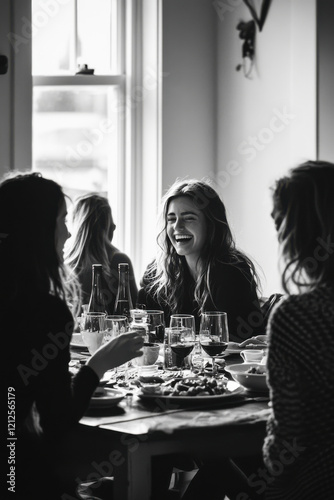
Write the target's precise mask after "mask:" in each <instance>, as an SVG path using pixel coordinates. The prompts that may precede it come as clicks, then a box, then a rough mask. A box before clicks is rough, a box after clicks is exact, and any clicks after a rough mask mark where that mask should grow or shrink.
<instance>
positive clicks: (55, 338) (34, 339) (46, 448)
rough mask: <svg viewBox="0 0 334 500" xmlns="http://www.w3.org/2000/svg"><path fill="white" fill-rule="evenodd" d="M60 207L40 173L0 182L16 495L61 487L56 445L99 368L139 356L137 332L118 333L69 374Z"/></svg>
mask: <svg viewBox="0 0 334 500" xmlns="http://www.w3.org/2000/svg"><path fill="white" fill-rule="evenodd" d="M66 213H67V210H66V203H65V198H64V195H63V192H62V190H61V187H60V186H59V185H58V184H57V183H55V182H53V181H51V180H48V179H44V178H42V177H41V175H40V174H20V175H15V176H13V177H11V178H8V179H6V180H4V181H3V182H2V183H1V184H0V235H1V239H0V276H1V280H0V324H1V333H2V338H3V340H4V350H3V353H4V355H5V357H6V370H5V373H4V376H3V377H2V380H3V384H4V383H5V384H6V387H5V388H4V389H5V391H6V393H8V401H10V403H11V408H15V413H13V414H12V415H15V419H14V420H12V421H14V422H15V427H14V431H12V432H14V436H15V438H17V440H15V447H16V450H15V466H14V470H15V478H16V479H15V481H14V483H15V485H14V490H15V495H14V496H15V498H17V499H29V498H34V499H46V498H47V499H53V498H60V496H61V493H63V491H61V489H60V486H59V485H58V484H57V483H55V482H53V481H52V470H53V465H54V460H55V456H56V451H57V449H58V448H57V445H58V444H59V443H60V442H61V440H62V439H66V436H67V435H68V432H69V431H70V430H71V429H73V428H74V426H75V424H76V423H77V422H78V421H79V420H80V418H81V417H82V415H83V414H84V412H85V411H86V409H87V407H88V405H89V401H90V398H91V396H92V394H93V392H94V390H95V389H96V387H97V386H98V384H99V380H100V379H101V377H102V376H103V374H104V373H105V372H106V371H107V370H109V369H111V368H113V367H115V366H118V365H119V364H122V363H124V362H126V361H128V360H130V359H131V358H133V357H136V356H140V355H141V354H140V352H139V349H140V347H141V345H142V339H141V337H140V336H138V335H137V334H136V333H130V334H125V335H122V336H120V337H118V338H117V339H114V340H112V341H110V342H108V343H106V344H104V345H103V346H102V347H101V348H100V349H99V350H98V351H96V352H95V354H93V355H92V356H91V357H90V358H89V359H88V361H87V362H86V364H85V365H84V366H82V367H81V369H80V370H79V372H78V373H77V375H76V376H74V377H72V376H71V374H70V371H69V369H68V365H69V361H70V350H69V344H70V341H71V335H72V332H73V317H72V315H71V312H70V310H69V309H68V306H67V304H66V299H67V293H68V290H67V288H66V286H65V285H64V283H65V282H66V269H65V267H64V264H63V245H64V243H65V241H66V239H67V238H68V236H69V233H68V230H67V227H66V223H65V218H66ZM71 295H72V296H73V294H71ZM9 394H10V395H9ZM12 435H13V434H11V435H10V436H12ZM10 436H9V437H10ZM13 442H14V437H13ZM8 472H9V471H8ZM74 480H75V477H73V482H74Z"/></svg>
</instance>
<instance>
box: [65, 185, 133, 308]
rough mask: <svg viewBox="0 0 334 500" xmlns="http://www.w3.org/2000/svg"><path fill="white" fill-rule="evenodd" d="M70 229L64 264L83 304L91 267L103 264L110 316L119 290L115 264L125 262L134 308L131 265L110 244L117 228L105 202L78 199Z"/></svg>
mask: <svg viewBox="0 0 334 500" xmlns="http://www.w3.org/2000/svg"><path fill="white" fill-rule="evenodd" d="M72 225H73V227H72V228H71V229H72V233H73V234H72V237H71V238H70V239H69V240H68V242H67V245H66V247H65V253H66V257H65V260H66V263H67V264H68V265H69V266H70V268H71V269H73V270H74V272H75V274H76V277H77V279H78V280H79V283H80V286H81V292H82V303H83V304H85V303H86V304H88V302H89V298H90V292H91V287H92V264H102V268H103V277H104V286H103V289H104V297H105V303H106V307H107V312H108V313H109V314H113V313H114V305H115V300H116V295H117V288H118V264H120V263H122V262H125V263H127V264H128V265H129V282H130V293H131V298H132V304H133V307H135V306H136V302H137V294H138V289H137V284H136V280H135V275H134V271H133V266H132V262H131V260H130V258H129V257H128V256H127V255H126V254H125V253H122V252H120V251H119V250H118V249H117V248H116V247H115V246H114V245H113V244H112V239H113V235H114V231H115V228H116V225H115V224H114V221H113V217H112V213H111V208H110V205H109V202H108V200H107V199H106V198H104V197H103V196H100V195H98V194H87V195H85V196H82V197H80V198H78V199H77V200H76V202H75V204H74V207H73V212H72Z"/></svg>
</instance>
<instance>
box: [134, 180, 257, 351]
mask: <svg viewBox="0 0 334 500" xmlns="http://www.w3.org/2000/svg"><path fill="white" fill-rule="evenodd" d="M157 243H158V246H157V255H156V258H155V260H154V261H153V262H152V263H151V264H150V265H149V266H148V268H147V269H146V272H145V274H144V277H143V279H142V282H141V287H142V288H141V289H140V291H139V296H138V302H139V303H142V304H145V305H146V307H147V308H148V309H162V310H163V311H164V313H165V319H166V322H167V324H168V321H169V318H170V315H171V314H173V313H188V314H193V315H194V316H195V320H196V328H197V330H198V327H199V317H200V314H201V312H202V311H205V310H207V311H214V310H217V311H225V312H227V317H228V324H229V332H230V340H233V341H236V342H241V341H243V340H245V339H246V338H249V337H251V336H253V335H256V334H257V333H263V326H262V314H261V311H260V305H259V301H258V296H257V283H258V280H257V276H256V272H255V267H254V264H253V263H252V262H251V260H250V259H249V258H248V257H247V256H246V255H245V254H244V253H243V252H241V251H240V250H238V249H237V248H236V246H235V242H234V240H233V236H232V233H231V229H230V227H229V224H228V222H227V218H226V210H225V206H224V204H223V202H222V201H221V199H220V197H219V195H218V194H217V192H216V191H215V190H214V189H213V188H212V187H211V186H210V185H209V184H207V183H205V182H201V181H197V180H185V181H177V182H175V184H173V186H172V187H171V188H170V189H169V190H168V192H167V193H166V194H165V196H164V198H163V200H162V213H161V230H160V232H159V234H158V237H157Z"/></svg>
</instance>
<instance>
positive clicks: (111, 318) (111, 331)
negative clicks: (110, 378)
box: [104, 314, 129, 380]
mask: <svg viewBox="0 0 334 500" xmlns="http://www.w3.org/2000/svg"><path fill="white" fill-rule="evenodd" d="M106 327H107V331H106V335H105V337H104V342H108V341H109V340H112V339H114V338H116V337H118V336H119V335H122V334H123V333H126V332H127V331H128V330H129V321H128V318H127V316H122V315H120V314H110V315H108V316H107V317H106ZM118 368H123V369H124V372H125V380H127V369H128V363H125V364H124V365H122V366H121V367H117V366H115V369H114V371H115V374H116V373H118Z"/></svg>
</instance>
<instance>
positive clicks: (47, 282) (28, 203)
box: [0, 172, 68, 303]
mask: <svg viewBox="0 0 334 500" xmlns="http://www.w3.org/2000/svg"><path fill="white" fill-rule="evenodd" d="M64 201H65V198H64V194H63V191H62V189H61V187H60V186H59V185H58V184H57V183H56V182H54V181H52V180H49V179H44V178H43V177H42V175H41V174H39V173H23V172H22V173H18V174H14V175H8V176H7V177H6V178H5V179H4V180H3V181H2V183H1V184H0V275H1V280H0V296H1V300H2V301H4V302H5V303H8V302H10V301H12V300H16V299H17V297H18V296H19V295H20V296H22V295H23V296H25V295H26V296H30V295H31V294H33V293H34V292H40V293H52V294H53V295H55V296H58V297H60V298H62V299H64V300H66V297H67V291H68V290H67V286H66V276H67V271H66V268H65V266H64V265H63V263H62V262H61V261H60V259H59V256H58V254H57V251H56V244H55V231H56V220H57V216H58V212H59V210H60V208H61V206H62V203H63V202H64Z"/></svg>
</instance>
